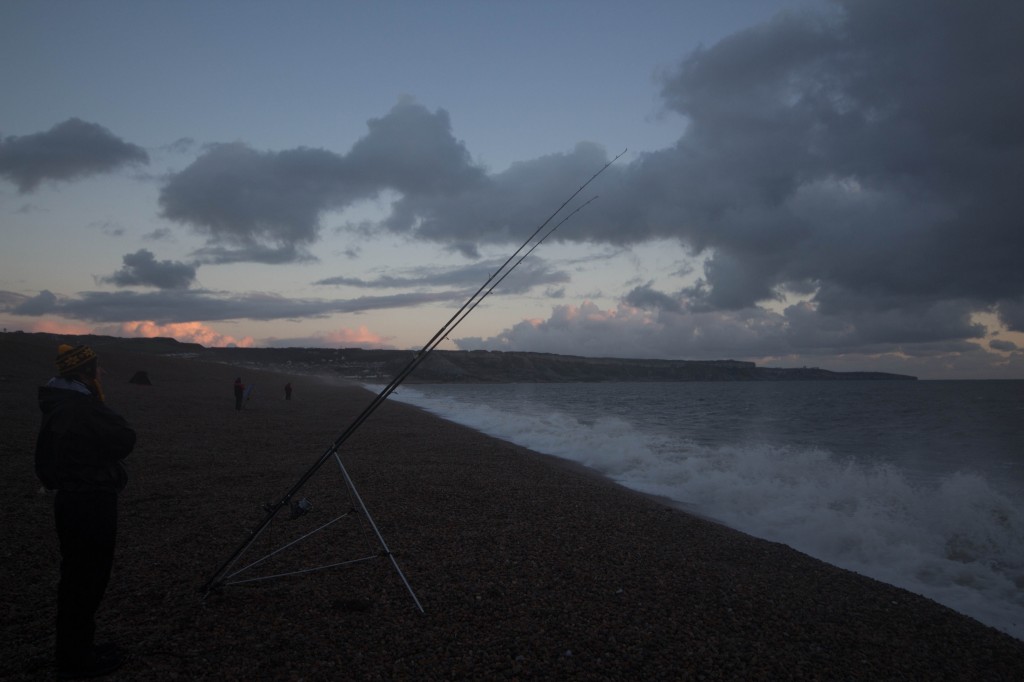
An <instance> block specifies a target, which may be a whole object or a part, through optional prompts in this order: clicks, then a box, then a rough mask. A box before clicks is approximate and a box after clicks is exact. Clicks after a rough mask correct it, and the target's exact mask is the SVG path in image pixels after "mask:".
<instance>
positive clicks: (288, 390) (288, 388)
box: [284, 381, 292, 400]
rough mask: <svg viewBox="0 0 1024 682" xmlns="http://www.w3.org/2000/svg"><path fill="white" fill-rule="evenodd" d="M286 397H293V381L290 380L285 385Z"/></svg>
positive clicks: (289, 398)
mask: <svg viewBox="0 0 1024 682" xmlns="http://www.w3.org/2000/svg"><path fill="white" fill-rule="evenodd" d="M284 399H285V400H291V399H292V382H290V381H289V382H288V383H287V384H285V385H284Z"/></svg>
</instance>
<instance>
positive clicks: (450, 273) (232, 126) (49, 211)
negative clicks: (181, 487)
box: [0, 0, 1024, 379]
mask: <svg viewBox="0 0 1024 682" xmlns="http://www.w3.org/2000/svg"><path fill="white" fill-rule="evenodd" d="M1021 35H1024V3H1021V2H1018V1H1017V0H984V1H982V2H962V1H960V0H901V1H900V2H892V1H891V0H689V1H680V0H666V1H657V0H629V1H616V2H612V1H608V0H555V1H553V2H552V1H546V2H540V1H529V0H524V1H520V2H512V1H510V0H509V1H496V0H495V1H489V2H488V1H478V2H469V1H468V0H448V1H441V0H436V1H426V2H422V1H416V2H413V1H398V0H392V1H388V0H383V1H381V2H344V1H338V2H327V1H315V0H303V1H299V2H266V1H259V0H255V1H252V0H247V1H244V2H243V1H232V0H219V1H217V2H157V1H145V0H143V1H127V0H123V1H112V0H82V1H80V2H56V1H52V0H6V1H5V2H2V3H0V89H2V90H0V91H2V93H3V96H2V98H0V240H2V241H0V327H3V328H4V329H6V330H8V331H11V330H24V331H46V332H56V333H96V334H109V335H115V336H169V337H174V338H177V339H179V340H182V341H189V342H198V343H201V344H203V345H205V346H226V345H237V346H257V347H288V346H303V347H326V348H350V347H362V348H399V349H406V348H408V349H418V348H420V347H422V346H423V344H424V343H426V342H427V341H428V340H429V339H430V338H431V337H432V336H433V334H434V332H435V331H437V330H438V329H439V328H440V327H441V326H442V325H443V324H444V323H445V322H446V321H447V320H448V319H449V318H450V316H451V314H452V313H453V312H454V311H455V310H457V309H458V308H459V307H460V306H461V305H462V303H463V302H464V301H466V300H467V298H468V297H469V296H470V295H471V294H472V293H473V292H474V291H476V290H477V288H478V287H479V286H480V285H481V284H483V283H484V281H485V280H486V279H487V277H488V276H489V275H490V274H491V273H492V272H493V271H494V270H495V269H496V268H497V267H498V266H499V265H500V264H501V263H502V262H503V261H504V260H505V259H506V258H507V257H508V256H509V255H511V254H512V253H513V252H514V251H515V249H516V248H518V246H519V245H520V243H521V242H522V241H523V240H524V239H526V237H527V236H528V235H529V234H530V233H532V232H533V231H534V230H535V229H536V228H537V227H538V226H539V225H541V224H542V223H543V222H544V221H545V220H546V219H547V218H548V216H550V215H551V214H552V213H553V212H554V211H555V210H556V209H557V208H558V207H559V206H560V205H561V204H562V202H564V201H565V200H566V199H567V198H568V197H569V196H570V195H571V194H572V193H573V192H574V191H575V190H576V189H578V188H579V187H580V186H581V185H582V184H583V183H584V182H586V181H587V180H588V178H590V177H591V176H593V174H594V173H595V172H597V171H598V170H599V169H600V168H601V167H602V166H604V164H606V163H607V162H608V161H609V160H611V159H612V158H614V157H615V156H617V155H618V154H620V153H621V152H623V151H625V153H624V154H623V155H622V156H621V158H619V159H618V160H617V161H616V162H615V163H614V164H612V165H611V166H610V167H609V168H608V169H607V170H605V171H604V172H603V173H602V174H601V175H599V176H598V177H597V178H596V179H595V180H594V181H593V182H592V183H591V184H590V185H588V186H587V188H586V190H584V192H583V193H581V194H580V195H579V196H578V197H577V199H576V200H574V202H573V203H570V205H569V206H568V207H567V208H566V211H570V210H572V209H573V208H575V207H578V206H579V205H581V204H582V203H583V202H584V201H586V200H588V199H591V198H593V197H596V199H595V200H594V201H593V202H592V203H590V204H587V205H586V206H585V207H584V208H582V209H581V210H580V211H579V212H578V213H577V214H575V215H573V216H572V217H571V218H570V219H569V220H568V221H566V222H565V223H564V224H563V225H561V226H560V227H559V228H558V229H557V230H556V231H555V232H554V233H553V235H552V236H551V237H550V238H549V239H548V240H547V241H545V242H544V244H543V245H541V246H540V247H539V248H538V249H537V250H536V251H534V252H533V253H532V254H531V255H530V256H529V257H528V258H527V259H526V260H524V261H523V262H522V264H521V265H520V266H519V267H518V268H517V269H516V270H515V271H514V272H513V274H512V275H511V276H509V277H508V278H507V279H506V280H505V281H503V282H502V284H501V285H500V286H499V287H498V288H497V289H496V290H495V292H494V294H493V295H492V296H490V297H488V298H487V299H486V300H485V301H484V303H482V304H481V305H480V306H479V307H478V308H476V309H475V310H474V311H473V313H472V314H471V315H470V316H468V317H467V318H466V319H465V320H464V321H463V322H462V323H461V324H460V325H459V326H458V327H457V328H456V329H455V330H454V331H453V332H452V333H450V334H449V336H448V340H446V341H445V342H444V343H443V344H442V345H441V346H439V347H440V348H442V349H463V350H479V349H488V350H506V351H537V352H548V353H560V354H572V355H585V356H603V357H630V358H664V359H692V360H713V359H737V360H749V361H754V362H756V363H758V364H759V365H763V366H773V367H801V366H806V367H821V368H825V369H830V370H835V371H853V370H864V371H888V372H899V373H904V374H912V375H914V376H918V377H920V378H924V379H1024V125H1022V124H1021V121H1024V41H1021V40H1020V39H1019V38H1020V36H1021ZM561 215H564V213H563V214H561ZM561 215H560V216H559V217H561Z"/></svg>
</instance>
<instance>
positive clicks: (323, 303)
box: [4, 289, 468, 324]
mask: <svg viewBox="0 0 1024 682" xmlns="http://www.w3.org/2000/svg"><path fill="white" fill-rule="evenodd" d="M467 296H468V293H466V292H463V291H454V292H453V291H443V292H433V293H412V294H396V295H392V296H361V297H358V298H351V299H289V298H285V297H283V296H278V295H276V294H266V293H246V294H239V295H224V294H220V293H217V292H211V291H204V290H197V289H188V290H183V291H182V290H160V291H153V292H146V293H138V292H134V291H118V292H98V291H87V292H82V293H80V294H78V295H77V296H75V297H58V296H57V295H55V294H54V293H53V292H50V291H43V292H41V293H39V294H38V295H36V296H34V297H32V298H27V299H25V300H23V301H12V302H11V304H10V305H8V306H7V307H6V308H5V309H4V311H5V312H9V313H11V314H14V315H25V316H32V317H38V316H42V315H57V316H60V317H65V318H69V319H74V320H85V321H89V322H125V321H132V320H152V321H154V322H156V323H158V324H171V323H175V322H196V321H202V322H213V321H218V320H240V319H247V320H290V319H299V318H311V317H312V318H315V317H325V316H327V315H332V314H335V313H361V312H367V311H371V310H388V309H393V308H406V307H414V306H419V305H425V304H429V303H447V302H455V301H457V302H460V303H461V302H462V300H463V299H464V298H466V297H467Z"/></svg>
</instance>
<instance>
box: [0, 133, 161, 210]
mask: <svg viewBox="0 0 1024 682" xmlns="http://www.w3.org/2000/svg"><path fill="white" fill-rule="evenodd" d="M146 163H149V155H148V154H146V151H145V150H144V149H142V148H141V147H138V146H136V145H134V144H129V143H127V142H124V141H123V140H121V139H120V138H118V137H116V136H115V135H114V134H113V133H111V132H110V131H109V130H107V129H106V128H104V127H102V126H100V125H97V124H95V123H88V122H86V121H82V120H81V119H78V118H69V119H68V120H66V121H64V122H63V123H58V124H57V125H55V126H54V127H53V128H51V129H50V130H48V131H46V132H45V133H34V134H32V135H22V136H20V137H18V136H12V137H7V138H0V176H3V177H6V178H7V179H8V180H10V181H11V182H13V183H14V184H15V185H17V187H18V191H19V192H21V193H22V194H26V193H29V192H32V191H34V190H35V189H36V188H37V187H38V186H39V185H40V184H41V183H42V182H44V181H46V180H51V181H59V180H65V181H66V180H74V179H77V178H81V177H86V176H89V175H96V174H100V173H109V172H112V171H115V170H117V169H118V168H121V167H123V166H127V165H133V164H146Z"/></svg>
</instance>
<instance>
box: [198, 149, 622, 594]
mask: <svg viewBox="0 0 1024 682" xmlns="http://www.w3.org/2000/svg"><path fill="white" fill-rule="evenodd" d="M625 153H626V150H623V151H622V152H621V153H620V154H619V155H618V156H616V157H615V158H613V159H612V160H611V161H609V162H608V163H606V164H605V165H604V166H602V167H601V169H600V170H598V171H597V172H596V173H594V174H593V175H592V176H590V178H589V179H588V180H587V181H586V182H584V183H583V184H582V185H580V187H579V189H577V190H576V191H575V192H573V193H572V194H571V195H570V196H569V198H568V199H566V200H565V201H564V202H562V204H561V205H560V206H559V207H558V208H557V209H556V210H555V211H554V212H553V213H552V214H551V215H550V216H548V218H547V220H545V221H544V222H543V223H541V224H540V226H538V227H537V229H536V230H534V231H533V233H532V234H531V235H530V236H529V237H528V238H527V239H526V241H524V242H523V243H522V244H521V245H520V246H519V248H518V249H516V251H515V252H514V253H513V254H512V255H511V256H509V257H508V259H507V260H506V261H505V262H504V263H503V264H502V265H501V267H499V268H498V269H497V270H496V271H495V272H494V273H493V274H491V276H490V277H488V279H487V281H486V282H484V283H483V284H482V285H481V286H480V288H479V289H477V291H476V292H475V293H474V294H473V295H472V296H470V297H469V299H468V300H467V301H466V302H465V303H463V304H462V307H461V308H459V309H458V310H457V311H456V312H455V314H454V315H452V316H451V318H450V319H449V320H448V321H447V322H446V323H445V324H444V325H442V326H441V328H440V329H438V330H437V332H436V333H435V334H434V336H432V337H431V338H430V340H429V341H427V343H426V344H424V346H423V348H422V349H420V350H419V351H418V352H416V354H415V355H414V356H413V357H412V359H411V360H410V361H409V363H408V364H407V365H406V366H405V368H403V369H402V370H401V371H400V372H399V373H398V374H397V375H396V376H395V378H393V379H392V380H391V381H390V382H389V383H388V384H387V385H386V386H385V387H384V388H383V389H381V391H380V392H379V393H378V394H377V395H376V397H375V398H374V399H373V400H372V401H370V403H369V405H367V406H366V408H365V409H363V411H362V412H361V413H360V414H359V415H358V416H357V417H356V418H355V419H354V420H353V421H352V423H351V424H349V426H348V427H347V428H346V429H345V430H344V431H343V432H342V433H341V435H339V436H338V437H337V438H336V439H335V440H334V442H333V443H331V445H330V446H328V447H327V449H326V450H324V452H323V453H322V454H321V455H320V456H319V457H318V458H317V459H316V461H315V462H313V464H312V466H310V467H309V468H308V469H307V470H306V471H305V473H303V474H302V475H301V476H300V477H299V479H298V480H297V481H296V482H295V484H294V485H292V487H291V488H289V489H288V491H287V492H286V493H285V494H284V495H283V496H282V497H281V498H280V499H279V500H277V502H274V503H272V504H267V505H266V506H265V508H264V509H265V514H264V517H263V519H262V520H261V521H260V522H259V523H258V524H257V525H256V527H255V528H253V530H251V531H250V532H249V536H248V537H247V538H246V539H245V540H244V541H243V542H242V543H241V544H240V545H239V546H238V548H237V549H236V550H235V551H234V552H233V553H232V554H231V556H229V557H228V558H227V560H225V561H224V562H223V563H222V564H221V565H220V567H219V568H217V570H216V571H214V573H213V574H212V575H211V576H210V578H209V579H208V580H207V581H206V583H205V584H204V585H203V586H202V588H201V591H202V593H203V595H204V596H205V595H207V594H209V593H210V592H211V591H213V590H218V589H220V588H222V587H225V586H228V585H236V584H240V583H243V582H253V581H254V580H266V579H270V578H276V577H280V576H282V575H293V574H295V573H298V572H303V573H304V572H309V571H312V570H322V569H325V568H332V567H335V566H339V565H341V564H343V563H354V561H364V560H367V559H369V558H374V557H372V556H371V557H365V558H363V559H358V560H354V561H351V562H340V563H333V564H330V565H328V566H320V567H317V568H315V569H308V570H304V571H292V572H287V573H279V574H277V575H272V576H266V577H262V578H253V579H236V578H237V576H239V575H240V574H241V573H243V572H245V571H247V570H249V569H251V568H255V567H257V566H260V565H262V564H263V563H264V562H265V561H266V560H267V559H269V558H270V557H272V556H275V555H277V554H279V553H280V552H282V551H284V550H285V549H287V548H289V547H292V546H294V545H295V544H296V543H297V542H299V541H301V540H303V539H305V538H306V537H309V536H310V535H312V534H314V533H316V532H319V531H320V530H322V529H323V528H326V527H327V526H329V525H331V524H333V523H334V522H335V521H338V520H339V519H340V518H342V517H338V518H336V519H334V520H333V521H330V522H328V523H327V524H324V525H322V526H321V527H319V528H315V529H313V530H312V531H310V532H308V533H306V534H305V535H303V536H301V537H300V538H298V539H296V540H294V541H292V542H289V543H287V544H285V545H283V546H282V547H280V548H278V549H277V550H274V551H273V552H271V553H270V554H267V555H266V556H265V557H263V558H262V559H258V560H256V561H254V562H252V563H249V564H248V565H246V566H243V567H242V568H239V569H237V570H234V567H235V565H236V564H237V563H238V561H239V560H240V559H241V557H242V555H243V554H245V553H246V551H247V550H248V549H249V548H250V547H251V546H252V545H253V543H254V542H256V540H257V539H258V538H259V537H260V536H261V535H262V534H263V532H264V531H265V530H266V529H267V527H268V526H269V525H270V523H271V521H272V520H273V519H274V517H275V516H277V515H278V513H279V512H280V511H281V510H282V509H284V508H288V507H290V505H291V504H292V501H293V498H295V496H296V495H297V494H298V493H299V491H301V490H302V488H303V487H304V486H305V485H306V483H307V482H308V481H309V479H310V478H312V477H313V475H314V474H315V473H316V472H317V471H318V470H319V469H320V468H321V467H322V466H323V465H324V464H325V463H326V462H327V461H328V460H330V459H331V458H334V459H335V461H336V462H337V463H338V467H339V469H340V470H341V474H342V477H343V478H344V480H345V485H346V487H347V489H348V492H349V495H350V497H351V498H352V500H353V501H354V506H353V508H354V510H355V511H357V512H358V513H359V514H360V515H361V516H362V518H363V519H365V521H366V522H367V524H368V525H369V527H370V528H371V529H372V530H373V533H374V535H375V536H376V539H377V542H378V544H379V547H380V555H382V556H386V557H387V558H388V559H389V561H390V562H391V565H392V567H393V568H394V570H395V572H396V573H398V576H399V577H400V578H401V580H402V583H403V584H404V585H405V588H406V590H408V592H409V595H410V596H411V597H412V599H413V602H414V603H415V604H416V608H417V609H418V610H419V611H420V612H421V613H422V612H423V606H422V605H421V604H420V601H419V599H418V598H417V597H416V593H415V592H414V591H413V589H412V586H411V585H410V584H409V581H408V580H407V579H406V577H405V574H404V573H403V572H402V569H401V568H400V567H399V565H398V562H397V561H396V560H395V557H394V555H393V554H392V553H391V550H390V549H389V548H388V545H387V542H385V540H384V536H383V535H381V533H380V530H379V529H378V528H377V524H376V523H374V521H373V518H372V517H371V516H370V512H369V510H368V509H367V508H366V505H365V504H364V503H363V500H362V497H361V496H360V495H359V492H358V491H357V490H356V487H355V484H354V483H353V482H352V478H351V476H349V474H348V471H347V470H346V469H345V465H344V464H343V463H342V461H341V457H340V456H339V455H338V450H339V449H340V448H341V446H342V445H343V444H344V443H345V441H347V440H348V439H349V437H350V436H351V435H352V434H353V433H355V432H356V430H357V429H358V428H359V427H360V426H362V425H363V423H364V422H365V421H366V420H367V419H369V417H370V415H372V414H373V413H374V412H375V411H376V409H377V408H378V407H379V406H380V405H381V404H382V403H383V402H384V401H385V400H387V398H388V396H390V395H391V394H392V393H394V391H395V389H397V388H398V386H399V385H400V384H401V383H402V382H403V381H405V379H406V378H407V377H408V376H409V375H410V374H412V372H413V371H414V370H415V369H416V368H417V367H419V365H420V364H421V363H422V362H423V361H424V360H426V358H427V356H429V355H430V353H431V352H432V351H433V350H434V349H435V348H436V347H437V346H438V345H439V344H440V343H441V342H442V341H443V340H444V339H445V338H447V336H448V334H450V333H451V332H452V331H453V330H454V329H455V328H456V327H457V326H458V325H459V324H460V323H461V322H462V320H464V319H465V318H466V317H467V316H468V315H469V314H470V313H471V312H473V310H474V309H475V308H476V307H477V306H478V305H479V304H480V303H481V302H482V301H483V300H484V299H485V298H486V297H487V296H488V295H489V294H490V293H491V292H492V291H494V289H495V287H497V286H498V285H499V284H501V282H502V281H504V279H505V278H506V277H508V275H509V274H510V273H511V272H512V271H513V270H515V269H516V268H517V267H518V266H519V264H520V263H522V262H523V260H524V259H525V258H526V257H527V256H529V255H530V254H531V253H533V251H534V249H536V248H537V247H538V246H540V245H541V244H542V243H543V242H544V240H546V239H547V238H548V237H550V236H551V234H552V233H554V231H555V230H557V229H558V228H559V227H560V226H561V225H563V224H564V223H565V222H566V221H568V220H569V219H570V218H572V217H573V216H574V215H576V213H578V212H579V211H581V210H582V209H583V208H584V207H585V206H587V205H588V204H589V203H590V202H592V201H594V200H595V199H596V198H597V197H596V196H595V197H592V198H590V199H588V200H587V201H585V202H583V203H582V204H580V205H579V206H577V207H576V208H575V209H574V210H572V211H571V212H570V213H568V214H567V215H565V216H564V217H563V218H562V219H561V220H559V221H558V222H557V223H555V224H554V225H553V226H551V227H550V228H548V225H550V224H551V223H552V221H553V220H554V219H555V216H557V215H558V214H559V213H561V212H562V210H563V209H565V207H566V206H568V205H569V203H570V202H572V200H573V199H575V198H576V197H577V196H578V195H579V194H580V193H581V192H582V191H583V190H584V189H585V188H586V187H587V186H588V185H590V183H591V182H593V181H594V180H595V179H596V178H597V177H598V176H599V175H601V173H603V172H604V171H605V170H607V169H608V167H609V166H611V165H612V164H613V163H615V162H616V161H618V160H619V158H620V157H622V155H623V154H625ZM545 228H548V229H547V230H546V231H545ZM301 502H302V500H297V501H296V503H297V504H298V505H300V506H301ZM342 516H344V515H342Z"/></svg>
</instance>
